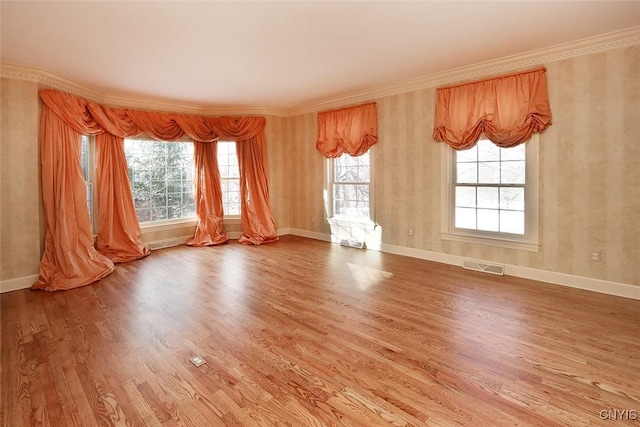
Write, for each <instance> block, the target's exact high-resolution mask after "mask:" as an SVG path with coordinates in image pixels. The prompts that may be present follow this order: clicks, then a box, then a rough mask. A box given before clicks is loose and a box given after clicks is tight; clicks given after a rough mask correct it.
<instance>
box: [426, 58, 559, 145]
mask: <svg viewBox="0 0 640 427" xmlns="http://www.w3.org/2000/svg"><path fill="white" fill-rule="evenodd" d="M545 72H546V69H545V68H544V67H542V68H537V69H534V70H530V71H524V72H519V73H514V74H509V75H505V76H501V77H496V78H491V79H487V80H482V81H478V82H471V83H465V84H461V85H456V86H450V87H444V88H438V90H437V96H436V117H435V126H434V131H433V138H434V139H435V140H436V141H439V142H446V143H447V144H449V145H450V146H451V147H453V148H454V149H456V150H464V149H467V148H471V147H473V146H474V145H475V144H476V143H477V142H478V139H480V137H481V136H482V135H483V134H484V135H485V136H486V137H487V138H488V139H490V140H491V141H493V142H494V143H495V144H496V145H498V146H500V147H513V146H515V145H518V144H521V143H523V142H526V141H527V140H529V138H531V134H532V133H534V132H541V131H543V130H544V129H546V128H547V127H548V126H549V125H551V108H550V106H549V96H548V94H547V80H546V74H545Z"/></svg>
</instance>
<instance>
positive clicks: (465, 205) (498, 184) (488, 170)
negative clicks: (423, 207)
mask: <svg viewBox="0 0 640 427" xmlns="http://www.w3.org/2000/svg"><path fill="white" fill-rule="evenodd" d="M453 161H454V165H453V166H454V171H455V173H454V197H453V206H454V221H453V224H454V228H455V229H465V230H477V231H482V232H488V233H500V234H503V233H504V234H513V235H518V236H524V235H525V231H526V220H525V191H526V190H525V187H526V151H525V145H524V144H520V145H518V146H516V147H512V148H501V147H498V146H497V145H495V144H493V143H492V142H491V141H489V140H487V139H481V140H480V141H478V143H477V144H476V145H475V146H474V147H472V148H471V149H469V150H464V151H455V152H454V156H453Z"/></svg>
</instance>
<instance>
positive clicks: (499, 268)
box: [462, 259, 504, 276]
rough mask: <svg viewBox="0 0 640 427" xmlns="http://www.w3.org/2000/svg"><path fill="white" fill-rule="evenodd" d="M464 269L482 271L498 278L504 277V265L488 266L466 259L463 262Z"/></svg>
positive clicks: (481, 262)
mask: <svg viewBox="0 0 640 427" xmlns="http://www.w3.org/2000/svg"><path fill="white" fill-rule="evenodd" d="M462 267H463V268H466V269H467V270H475V271H482V272H484V273H490V274H496V275H498V276H503V275H504V265H500V264H488V263H486V262H483V261H475V260H472V259H465V260H464V261H463V262H462Z"/></svg>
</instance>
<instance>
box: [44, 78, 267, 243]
mask: <svg viewBox="0 0 640 427" xmlns="http://www.w3.org/2000/svg"><path fill="white" fill-rule="evenodd" d="M40 98H41V99H42V101H43V102H44V104H45V108H49V109H50V110H51V111H53V112H54V113H55V114H56V115H57V116H58V117H60V119H62V120H63V121H64V122H65V123H67V124H68V125H69V126H71V127H72V128H73V129H75V130H76V131H77V132H79V133H84V134H89V135H97V134H101V133H103V132H106V133H109V134H111V135H114V136H117V137H121V138H126V137H135V136H138V135H141V134H146V135H149V136H151V137H153V138H156V139H159V140H165V141H175V140H177V139H180V138H183V137H184V136H185V135H187V136H188V137H189V138H191V139H193V140H194V141H198V142H204V143H210V142H214V141H218V140H219V139H233V140H235V141H247V140H252V139H254V138H260V137H262V138H263V140H264V128H265V124H266V120H265V118H264V117H203V116H191V115H182V114H169V113H159V112H145V111H136V110H130V109H117V108H109V107H105V106H102V105H100V104H97V103H94V102H91V101H87V100H84V99H80V98H77V97H75V96H73V95H70V94H67V93H64V92H59V91H55V90H41V91H40ZM265 159H266V153H265ZM251 167H253V166H251ZM265 170H266V166H265ZM247 177H248V179H250V180H251V179H260V178H259V177H260V174H251V173H249V174H247ZM251 186H253V187H260V186H266V188H267V194H268V182H267V180H266V174H265V175H264V181H262V182H259V183H258V182H256V183H251ZM206 194H211V193H210V192H207V193H206ZM246 196H247V197H251V196H252V193H249V192H248V193H246ZM247 205H251V203H249V202H247ZM201 206H204V205H201ZM254 207H255V208H257V209H258V210H256V211H251V212H250V213H248V215H249V217H251V216H252V215H255V216H257V218H249V220H248V221H247V224H248V225H250V224H260V223H262V222H263V218H273V214H272V212H271V207H270V205H269V200H268V198H266V199H263V200H262V202H261V203H259V204H257V205H254ZM196 214H197V215H198V217H199V219H200V218H206V217H207V216H208V215H210V211H205V212H199V211H198V210H197V208H196ZM136 221H137V219H136ZM205 222H206V219H205ZM199 224H200V221H199ZM204 230H208V231H211V232H214V234H212V235H209V236H205V234H203V233H204ZM215 230H216V228H215V227H210V226H204V225H203V226H202V227H200V225H199V226H198V227H196V233H195V234H194V238H195V237H197V240H198V241H200V242H203V241H211V242H217V241H219V239H220V237H219V235H218V234H217V231H215ZM243 232H244V233H245V235H247V236H254V237H255V240H256V241H261V237H260V236H261V235H259V234H256V233H258V231H256V230H254V229H252V228H247V229H243ZM120 234H121V233H114V234H113V236H118V235H120ZM194 242H195V240H194Z"/></svg>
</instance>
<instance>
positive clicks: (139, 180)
mask: <svg viewBox="0 0 640 427" xmlns="http://www.w3.org/2000/svg"><path fill="white" fill-rule="evenodd" d="M193 148H194V146H193V143H192V142H180V141H176V142H165V141H155V140H140V139H125V140H124V150H125V156H126V159H127V166H128V169H129V180H130V183H131V195H132V196H133V203H134V206H135V209H136V215H137V216H138V221H139V222H140V223H141V224H143V223H153V222H158V221H166V220H178V219H194V218H195V202H194V199H193V173H194V159H193Z"/></svg>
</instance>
